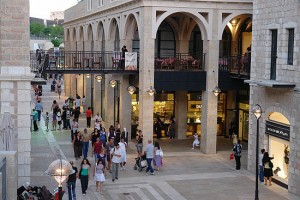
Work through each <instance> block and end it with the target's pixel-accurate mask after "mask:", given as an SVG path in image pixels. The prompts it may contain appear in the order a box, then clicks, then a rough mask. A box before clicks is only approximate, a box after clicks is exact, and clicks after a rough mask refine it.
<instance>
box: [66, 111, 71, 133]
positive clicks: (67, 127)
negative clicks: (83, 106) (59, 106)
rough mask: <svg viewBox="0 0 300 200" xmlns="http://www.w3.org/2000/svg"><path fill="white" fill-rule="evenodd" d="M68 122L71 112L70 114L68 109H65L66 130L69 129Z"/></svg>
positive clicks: (69, 124)
mask: <svg viewBox="0 0 300 200" xmlns="http://www.w3.org/2000/svg"><path fill="white" fill-rule="evenodd" d="M70 120H71V112H70V109H67V110H66V129H71V123H70Z"/></svg>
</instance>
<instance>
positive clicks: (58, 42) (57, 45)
mask: <svg viewBox="0 0 300 200" xmlns="http://www.w3.org/2000/svg"><path fill="white" fill-rule="evenodd" d="M51 42H52V44H53V45H54V47H59V45H60V44H61V42H60V40H59V39H56V38H55V39H52V40H51Z"/></svg>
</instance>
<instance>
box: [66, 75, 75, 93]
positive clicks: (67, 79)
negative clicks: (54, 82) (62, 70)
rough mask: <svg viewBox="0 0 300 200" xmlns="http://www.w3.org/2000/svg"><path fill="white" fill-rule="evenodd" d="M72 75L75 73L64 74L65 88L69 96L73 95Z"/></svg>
mask: <svg viewBox="0 0 300 200" xmlns="http://www.w3.org/2000/svg"><path fill="white" fill-rule="evenodd" d="M72 76H73V74H64V90H65V95H66V96H67V97H68V96H70V95H71V91H72V89H73V88H71V79H72Z"/></svg>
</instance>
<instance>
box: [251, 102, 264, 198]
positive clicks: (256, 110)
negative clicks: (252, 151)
mask: <svg viewBox="0 0 300 200" xmlns="http://www.w3.org/2000/svg"><path fill="white" fill-rule="evenodd" d="M252 112H253V114H254V115H255V117H256V122H257V123H256V124H257V125H256V129H257V135H256V179H255V198H254V200H258V146H259V145H258V144H259V118H260V117H261V114H262V109H261V107H260V105H259V104H256V105H255V106H254V107H253V109H252Z"/></svg>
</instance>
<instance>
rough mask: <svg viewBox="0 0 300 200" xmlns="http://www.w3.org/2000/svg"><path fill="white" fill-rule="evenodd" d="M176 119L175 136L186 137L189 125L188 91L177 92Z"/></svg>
mask: <svg viewBox="0 0 300 200" xmlns="http://www.w3.org/2000/svg"><path fill="white" fill-rule="evenodd" d="M175 119H176V135H175V137H176V138H177V139H185V138H186V127H187V91H176V92H175Z"/></svg>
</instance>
